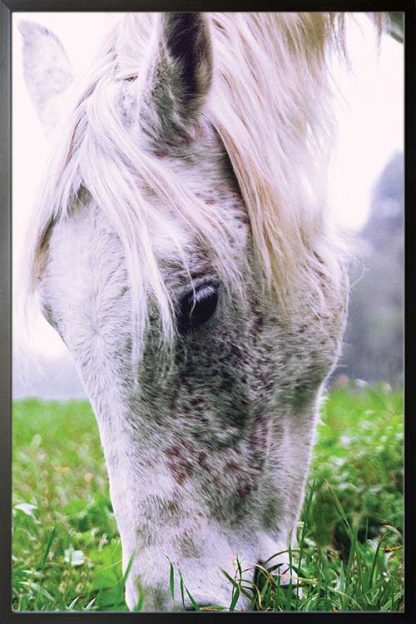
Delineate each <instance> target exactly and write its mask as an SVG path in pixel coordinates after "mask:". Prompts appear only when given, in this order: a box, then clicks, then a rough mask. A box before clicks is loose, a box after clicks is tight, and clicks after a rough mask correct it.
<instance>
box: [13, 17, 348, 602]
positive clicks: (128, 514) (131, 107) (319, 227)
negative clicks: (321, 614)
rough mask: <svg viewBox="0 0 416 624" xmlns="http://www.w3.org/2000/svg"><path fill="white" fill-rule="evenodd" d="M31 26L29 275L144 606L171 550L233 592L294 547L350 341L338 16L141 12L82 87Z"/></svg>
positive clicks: (188, 579)
mask: <svg viewBox="0 0 416 624" xmlns="http://www.w3.org/2000/svg"><path fill="white" fill-rule="evenodd" d="M20 30H21V32H22V35H23V41H24V71H25V76H26V81H27V85H28V88H29V91H30V93H31V96H32V98H33V101H34V104H35V106H36V108H37V110H38V112H39V114H40V116H41V119H42V120H43V121H44V123H45V126H46V127H47V129H48V130H49V131H53V134H54V136H53V141H52V143H53V147H52V150H51V159H50V162H49V164H48V167H47V170H46V175H45V179H44V183H43V186H42V192H41V194H40V197H39V200H38V203H37V206H36V210H35V223H34V225H33V227H32V228H31V240H30V244H29V247H28V250H29V251H28V278H29V284H28V289H29V290H30V291H31V292H32V293H34V292H35V291H36V292H37V293H38V294H39V297H40V302H41V306H42V309H43V313H44V315H45V317H46V318H47V320H48V321H49V323H50V324H51V325H52V326H53V327H54V328H55V329H56V330H57V332H59V334H60V335H61V337H62V339H63V340H64V342H65V343H66V345H67V346H68V349H69V350H70V351H71V352H72V354H73V356H74V359H75V362H76V365H77V368H78V371H79V374H80V376H81V379H82V380H83V383H84V385H85V388H86V390H87V392H88V395H89V397H90V400H91V403H92V406H93V409H94V412H95V415H96V418H97V421H98V426H99V431H100V436H101V442H102V445H103V448H104V453H105V458H106V463H107V469H108V474H109V479H110V493H111V499H112V503H113V507H114V513H115V516H116V519H117V523H118V527H119V530H120V535H121V541H122V549H123V565H124V569H126V567H127V566H128V563H129V562H130V561H131V570H130V574H129V575H128V581H127V587H126V601H127V604H128V606H129V608H131V609H133V608H134V607H135V605H136V603H137V600H138V597H139V595H140V593H141V592H142V591H143V592H144V608H145V609H146V610H166V609H171V608H172V601H171V598H170V596H169V591H168V587H169V579H168V577H169V561H170V562H172V563H173V565H174V568H175V569H176V570H178V569H179V570H181V572H182V574H183V577H184V579H185V583H186V585H187V587H188V588H189V590H190V592H191V593H192V595H193V596H194V598H195V599H196V600H197V601H198V602H199V604H200V605H204V604H207V603H215V604H223V605H224V606H226V605H227V604H228V603H229V599H230V584H229V582H228V581H227V579H226V578H225V576H224V575H223V573H222V571H221V570H226V571H227V572H228V573H229V574H231V575H233V574H234V571H235V560H236V557H237V556H238V558H239V560H240V561H241V562H242V564H243V566H248V567H249V566H253V565H254V564H255V563H256V562H261V561H265V560H267V559H269V557H271V556H272V555H274V554H276V553H279V552H280V551H284V550H285V549H287V547H288V541H289V539H290V533H291V531H292V530H293V529H294V528H295V526H296V522H297V520H298V517H299V513H300V509H301V504H302V499H303V495H304V486H305V480H306V476H307V471H308V463H309V458H310V453H311V447H312V444H313V437H314V429H315V423H316V420H317V415H318V407H319V402H320V398H321V395H322V390H323V386H324V384H325V380H326V379H327V377H328V374H329V373H330V371H331V370H332V368H333V366H334V364H335V361H336V359H337V355H338V353H339V350H340V344H341V338H342V333H343V329H344V322H345V310H346V301H347V290H348V285H347V279H346V276H345V268H344V261H343V254H342V252H341V251H340V246H339V245H338V243H337V239H336V237H335V236H334V234H333V232H332V229H331V227H330V219H329V217H328V214H327V213H326V211H325V167H326V151H327V144H328V141H327V138H328V136H330V132H328V131H329V130H330V126H331V123H330V119H331V114H330V107H329V104H328V103H329V78H328V58H329V53H330V51H331V49H333V48H334V47H335V48H336V47H340V46H339V45H338V44H339V43H340V42H341V47H342V38H343V18H342V15H335V14H324V13H287V14H279V13H274V14H273V13H261V14H254V13H225V14H195V13H168V14H125V15H124V16H123V17H122V18H121V19H120V21H119V23H118V24H117V25H116V27H115V28H114V29H113V30H112V32H111V34H110V35H109V37H108V39H107V41H106V42H105V44H104V46H103V48H102V49H101V52H100V54H99V55H98V57H97V59H96V62H95V63H94V65H93V67H92V69H91V71H90V73H89V74H88V75H87V76H86V78H85V79H84V81H83V82H82V84H81V86H79V85H78V86H77V85H75V87H74V86H73V84H74V81H73V75H72V71H71V67H70V64H69V61H68V59H67V57H66V55H65V52H64V50H63V47H62V45H61V43H60V42H59V40H58V39H57V37H56V36H55V35H54V34H52V33H51V32H49V31H48V30H47V29H45V28H44V27H42V26H39V25H36V24H32V23H29V22H22V23H21V24H20ZM68 94H69V95H68ZM64 103H65V107H66V108H65V111H66V112H65V113H62V114H61V115H59V114H58V112H59V111H60V106H61V105H63V104H64ZM56 122H57V125H55V124H56ZM53 126H55V128H53ZM278 560H279V561H280V562H282V563H283V562H284V561H285V557H284V555H280V556H279V557H278ZM244 601H245V598H244V597H241V601H240V606H241V607H243V608H244V606H245V602H244Z"/></svg>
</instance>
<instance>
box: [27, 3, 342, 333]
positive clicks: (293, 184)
mask: <svg viewBox="0 0 416 624" xmlns="http://www.w3.org/2000/svg"><path fill="white" fill-rule="evenodd" d="M157 19H158V16H157V14H149V13H148V14H140V13H137V14H126V15H125V16H124V17H122V18H121V21H120V22H119V23H118V24H117V25H116V26H115V27H114V28H113V30H112V31H111V33H110V34H109V36H108V38H107V40H106V41H105V42H104V44H103V46H102V48H101V51H100V53H99V55H98V56H97V60H96V62H95V63H94V65H93V67H92V69H91V71H90V72H89V73H88V75H87V77H86V78H85V80H84V82H83V83H82V85H81V88H80V90H79V91H78V95H77V99H76V101H75V105H74V106H73V107H72V109H71V112H70V114H69V116H68V117H66V119H65V120H64V122H63V123H62V125H61V126H60V127H59V129H58V132H57V135H56V136H57V140H56V144H55V149H54V150H53V151H52V158H51V160H50V162H49V164H48V167H47V175H46V177H45V180H44V183H43V186H42V191H41V194H40V197H39V200H38V205H37V208H36V214H35V223H34V225H33V227H32V231H31V234H30V236H31V240H30V247H29V249H30V251H29V255H28V266H29V271H28V280H29V285H28V290H29V291H30V292H32V293H33V292H34V291H35V290H36V284H37V282H38V279H39V276H40V274H41V272H42V266H43V263H44V259H45V255H46V254H45V251H46V249H47V241H48V237H49V234H50V232H51V229H52V228H53V227H54V225H55V224H56V223H58V222H60V221H63V220H64V219H65V218H67V217H68V216H69V215H70V212H71V209H72V206H73V205H74V201H78V202H81V201H82V197H83V192H82V191H83V189H84V188H86V189H88V192H89V194H90V196H91V197H92V198H93V200H94V201H95V202H96V203H97V204H98V205H99V206H100V209H101V210H102V211H103V212H104V214H105V216H106V217H107V219H108V220H109V221H110V222H111V223H112V225H113V226H114V228H115V231H116V232H117V234H118V235H119V237H120V240H121V242H122V244H123V247H124V253H125V257H126V262H127V269H128V274H129V279H130V286H131V289H132V301H133V302H134V304H133V305H134V321H135V323H137V324H138V327H139V330H138V331H139V334H140V336H139V338H138V342H139V343H140V341H141V340H142V338H143V335H144V328H145V325H146V319H147V309H148V308H147V306H148V299H149V297H153V299H154V300H155V301H156V303H157V305H158V306H159V309H160V317H161V322H162V329H163V332H162V335H163V336H164V338H165V339H166V342H167V343H169V342H171V341H172V339H173V336H174V332H175V330H174V323H173V321H172V318H173V317H172V314H173V304H172V302H171V301H170V298H169V295H168V293H167V290H166V287H165V284H164V282H163V279H162V276H161V273H160V270H159V267H158V263H157V260H156V257H155V253H154V250H153V245H152V236H151V232H150V225H151V223H152V222H154V221H155V220H157V219H161V218H162V216H161V215H160V214H158V211H157V210H155V198H156V199H158V200H160V202H161V203H162V202H163V203H164V204H165V205H166V204H167V205H168V206H169V208H170V209H171V210H172V211H173V212H174V213H175V214H176V215H177V216H178V217H179V218H181V219H183V220H185V221H186V222H187V223H188V225H189V226H190V227H191V228H192V230H193V231H194V232H195V233H196V235H197V236H198V238H199V239H200V240H202V241H203V242H204V244H205V245H206V246H207V248H209V249H210V250H211V252H212V254H213V258H214V259H215V262H216V265H217V267H218V270H219V271H220V274H221V275H222V276H223V278H224V280H225V282H226V283H227V284H228V285H229V286H230V287H231V288H233V289H234V290H236V291H238V292H240V291H241V290H242V288H241V279H242V277H241V272H240V271H239V268H238V266H237V264H236V262H235V260H234V259H233V255H232V250H231V249H230V244H229V237H228V234H227V226H226V222H225V221H224V222H223V221H222V220H221V216H220V215H219V216H218V221H217V222H215V223H213V221H212V214H211V213H209V212H208V211H207V210H206V207H205V206H204V204H203V202H202V201H201V200H200V199H199V198H198V197H196V196H194V195H193V194H191V192H190V191H189V190H186V189H184V188H182V187H181V183H180V181H178V180H176V178H175V176H174V175H173V174H172V172H171V171H169V170H168V169H167V168H166V166H165V163H164V162H160V161H158V159H157V158H156V157H155V156H152V154H151V153H148V152H146V151H145V150H141V149H138V146H137V144H136V143H135V142H134V140H133V138H132V137H131V136H130V135H129V133H128V131H127V130H126V129H125V128H124V127H123V125H122V123H121V121H120V120H119V119H118V118H117V114H116V110H115V103H114V88H113V85H114V80H116V79H126V78H129V77H136V76H137V75H139V77H140V73H141V72H143V71H144V68H146V66H147V61H148V58H147V57H148V54H149V52H148V50H149V48H151V47H152V46H151V45H149V42H151V40H152V37H153V36H154V32H155V22H156V20H157ZM210 28H211V34H212V40H213V41H212V45H213V57H214V82H213V87H212V91H211V93H210V95H209V98H208V101H207V103H206V107H205V109H204V115H205V116H206V117H207V118H208V120H209V121H210V122H211V123H212V125H213V126H214V128H215V129H216V131H217V133H218V134H219V136H220V137H221V139H222V142H223V144H224V147H225V150H226V152H227V153H228V156H229V159H230V161H231V164H232V166H233V169H234V172H235V175H236V178H237V181H238V184H239V187H240V189H241V193H242V196H243V199H244V201H245V205H246V208H247V211H248V216H249V220H250V226H251V231H252V238H253V244H254V251H255V256H256V259H257V261H258V263H259V266H260V267H261V270H262V272H263V276H264V284H265V286H266V287H268V288H271V289H272V290H273V291H274V293H275V295H276V297H277V299H278V301H280V302H281V304H282V306H283V307H285V306H287V305H289V302H290V301H291V297H292V295H293V296H296V293H298V294H299V292H301V293H302V296H303V297H305V293H308V295H306V297H307V296H309V302H310V305H311V306H313V307H314V309H315V311H316V313H317V314H321V313H322V309H320V305H321V304H318V303H317V301H319V296H318V297H317V293H318V295H319V293H320V291H321V288H322V286H321V284H320V278H319V277H318V275H321V276H322V274H323V273H326V274H327V277H328V280H331V279H338V275H339V271H338V268H337V264H338V259H336V262H334V246H335V245H336V237H334V235H333V232H332V230H331V225H330V219H329V217H328V215H327V214H326V210H325V170H326V159H327V154H328V144H329V143H330V139H331V132H332V122H331V119H332V116H331V111H330V109H331V106H330V93H331V88H330V87H331V85H330V72H329V58H330V52H331V50H334V49H335V50H338V51H341V50H342V48H343V45H344V39H345V37H344V16H343V14H331V13H259V14H255V13H222V14H217V13H213V14H210ZM138 179H139V180H140V181H141V184H138V183H137V182H138ZM139 187H146V188H151V189H152V192H153V199H150V198H149V197H148V196H147V195H146V193H145V191H144V190H143V189H142V188H139ZM174 242H175V245H176V247H177V250H178V257H180V258H182V259H183V258H184V257H185V250H184V249H183V248H182V246H181V241H174ZM335 256H336V254H335ZM184 262H185V260H184ZM143 292H146V293H147V295H148V296H147V297H143V295H141V296H140V293H143Z"/></svg>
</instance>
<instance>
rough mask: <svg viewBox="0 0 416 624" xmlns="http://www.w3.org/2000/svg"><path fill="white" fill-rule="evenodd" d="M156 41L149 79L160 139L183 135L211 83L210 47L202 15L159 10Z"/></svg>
mask: <svg viewBox="0 0 416 624" xmlns="http://www.w3.org/2000/svg"><path fill="white" fill-rule="evenodd" d="M157 43H158V47H157V55H156V62H155V64H154V65H153V68H152V74H151V79H150V82H151V86H150V95H151V98H150V99H151V107H152V108H153V109H154V110H155V111H156V114H157V124H158V128H156V130H157V131H158V134H159V135H161V137H160V138H162V139H164V140H169V138H172V139H173V140H174V139H175V138H177V137H178V135H179V137H183V138H186V137H187V136H189V131H190V130H191V128H192V127H193V126H194V125H195V123H196V122H197V120H198V117H199V113H200V111H201V109H202V106H203V104H204V102H205V99H206V96H207V94H208V92H209V89H210V86H211V79H212V50H211V36H210V30H209V24H208V19H207V17H206V15H204V14H203V13H163V14H162V15H161V18H160V31H159V36H158V42H157ZM152 125H153V124H152Z"/></svg>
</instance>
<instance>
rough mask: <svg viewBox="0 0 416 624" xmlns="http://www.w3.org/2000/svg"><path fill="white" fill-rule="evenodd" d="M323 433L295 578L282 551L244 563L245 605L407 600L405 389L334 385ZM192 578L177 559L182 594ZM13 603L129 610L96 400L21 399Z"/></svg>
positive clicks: (348, 605)
mask: <svg viewBox="0 0 416 624" xmlns="http://www.w3.org/2000/svg"><path fill="white" fill-rule="evenodd" d="M317 440H318V441H317V444H316V446H315V450H314V457H313V462H312V469H311V473H310V482H309V488H308V492H307V497H306V501H305V506H304V510H303V515H302V522H301V523H299V527H298V535H297V537H298V543H297V547H296V549H294V550H293V551H290V553H289V555H290V558H291V561H292V572H293V577H292V579H291V582H289V585H286V586H281V584H280V579H281V577H280V576H279V569H278V568H276V567H275V566H273V563H274V562H273V560H271V561H269V562H268V563H267V568H263V569H262V568H258V569H257V571H256V584H255V586H253V584H252V583H248V582H246V581H244V580H243V579H244V577H245V576H246V575H247V574H246V572H245V571H244V570H241V568H240V569H238V567H237V570H236V577H235V578H234V579H232V578H230V579H229V580H230V602H229V604H228V605H223V607H224V608H226V609H229V610H234V609H235V607H236V604H237V599H238V596H239V594H240V593H241V592H243V593H247V594H248V595H250V597H251V600H252V602H251V605H252V608H255V609H261V610H277V611H291V610H296V611H316V610H324V611H366V610H371V611H379V610H383V611H394V610H400V609H402V608H403V548H402V521H403V497H402V493H403V481H402V479H403V464H402V449H403V404H402V394H401V393H400V392H391V391H389V390H388V389H385V388H383V387H379V388H366V389H365V390H361V391H359V392H358V391H355V392H352V391H349V390H345V389H343V390H337V391H333V392H332V393H331V394H330V395H329V397H328V399H327V400H326V402H325V404H324V406H323V408H322V423H321V424H320V426H319V430H318V437H317ZM295 574H296V575H297V579H298V580H295ZM187 582H188V580H187V579H183V578H182V577H181V576H180V571H178V570H174V569H173V568H172V569H171V574H170V578H167V579H166V586H167V588H169V589H170V591H171V593H173V594H174V595H175V600H176V603H177V604H178V606H180V604H181V602H182V599H183V596H185V595H189V593H190V591H189V590H188V587H187ZM191 595H192V594H191ZM194 606H195V608H198V605H197V604H195V605H194ZM13 609H14V610H30V611H44V610H46V611H51V610H66V611H68V610H106V611H109V610H117V611H125V610H127V609H126V606H125V604H124V579H123V577H122V572H121V548H120V539H119V537H118V533H117V528H116V523H115V520H114V516H113V513H112V508H111V502H110V499H109V494H108V484H107V477H106V472H105V466H104V460H103V455H102V451H101V447H100V443H99V439H98V431H97V427H96V424H95V420H94V416H93V414H92V411H91V408H90V406H89V404H88V403H87V402H83V401H70V402H67V403H59V402H52V401H50V402H43V401H39V400H34V399H28V400H23V401H16V402H15V403H14V406H13Z"/></svg>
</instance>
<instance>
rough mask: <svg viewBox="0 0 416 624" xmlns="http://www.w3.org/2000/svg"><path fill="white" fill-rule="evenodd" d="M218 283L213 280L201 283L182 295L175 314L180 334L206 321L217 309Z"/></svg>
mask: <svg viewBox="0 0 416 624" xmlns="http://www.w3.org/2000/svg"><path fill="white" fill-rule="evenodd" d="M217 303H218V285H217V284H214V283H213V282H208V283H205V284H201V286H198V287H197V288H195V290H193V291H192V292H189V293H187V294H186V295H185V296H184V297H182V299H181V301H180V304H179V310H178V315H177V326H178V331H179V333H180V334H185V333H186V332H188V331H190V330H192V329H197V328H198V327H200V326H201V325H203V324H204V323H206V322H207V321H208V320H209V319H210V318H211V316H212V315H213V314H214V312H215V310H216V309H217Z"/></svg>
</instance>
